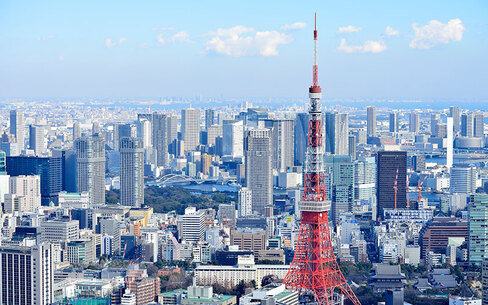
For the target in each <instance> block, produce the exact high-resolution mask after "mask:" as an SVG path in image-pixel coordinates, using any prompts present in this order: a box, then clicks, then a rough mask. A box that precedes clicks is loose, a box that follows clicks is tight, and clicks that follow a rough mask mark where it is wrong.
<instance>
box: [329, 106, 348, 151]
mask: <svg viewBox="0 0 488 305" xmlns="http://www.w3.org/2000/svg"><path fill="white" fill-rule="evenodd" d="M348 135H349V119H348V114H347V113H337V112H327V113H326V114H325V151H326V152H330V153H332V154H335V155H343V156H345V155H348V154H349V138H348Z"/></svg>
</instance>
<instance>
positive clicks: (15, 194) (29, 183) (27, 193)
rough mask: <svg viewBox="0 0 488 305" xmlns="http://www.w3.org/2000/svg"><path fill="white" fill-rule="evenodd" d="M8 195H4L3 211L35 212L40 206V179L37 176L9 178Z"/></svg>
mask: <svg viewBox="0 0 488 305" xmlns="http://www.w3.org/2000/svg"><path fill="white" fill-rule="evenodd" d="M9 188H10V194H5V211H7V212H9V213H13V212H35V211H36V209H37V208H38V207H39V206H41V179H40V177H39V176H37V175H32V176H14V177H10V186H9Z"/></svg>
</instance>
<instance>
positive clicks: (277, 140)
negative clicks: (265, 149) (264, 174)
mask: <svg viewBox="0 0 488 305" xmlns="http://www.w3.org/2000/svg"><path fill="white" fill-rule="evenodd" d="M294 123H295V122H294V121H293V120H286V119H275V120H270V119H268V120H265V121H264V127H266V128H269V129H271V131H272V135H273V141H272V146H271V151H272V154H273V157H272V160H273V165H272V166H273V169H276V170H277V171H278V172H284V171H286V169H287V168H288V167H290V166H293V164H294V161H293V159H294V153H295V152H294V149H293V142H294V139H293V138H294V136H295V135H294V126H293V125H294Z"/></svg>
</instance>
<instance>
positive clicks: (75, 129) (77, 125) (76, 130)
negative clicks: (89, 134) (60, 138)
mask: <svg viewBox="0 0 488 305" xmlns="http://www.w3.org/2000/svg"><path fill="white" fill-rule="evenodd" d="M80 137H81V128H80V122H78V121H76V122H74V123H73V141H74V140H76V139H78V138H80Z"/></svg>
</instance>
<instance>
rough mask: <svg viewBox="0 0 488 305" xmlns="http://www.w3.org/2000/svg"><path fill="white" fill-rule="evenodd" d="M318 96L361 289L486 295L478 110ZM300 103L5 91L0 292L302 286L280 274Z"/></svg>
mask: <svg viewBox="0 0 488 305" xmlns="http://www.w3.org/2000/svg"><path fill="white" fill-rule="evenodd" d="M324 108H325V111H324V113H323V115H322V121H323V122H324V124H323V126H322V131H323V135H324V148H325V152H326V153H325V155H324V156H323V166H324V170H325V182H326V188H325V191H326V197H327V198H328V199H329V200H330V201H331V210H330V216H329V218H330V228H331V232H332V241H333V245H334V252H335V254H336V257H337V260H338V262H339V266H340V268H341V270H342V272H343V274H344V276H345V277H346V279H347V280H348V281H349V283H350V285H351V287H352V288H353V289H354V290H355V291H356V294H357V295H358V298H359V300H360V301H361V302H362V304H373V303H374V302H377V301H381V300H383V299H384V298H385V297H386V298H387V297H389V295H390V294H391V295H392V297H394V298H396V297H397V294H398V293H399V291H402V293H403V294H404V295H405V300H406V301H410V302H413V303H414V304H423V303H431V302H433V301H434V302H438V303H439V304H442V303H443V302H444V301H445V300H447V298H448V296H459V297H475V298H480V297H481V295H482V291H483V287H486V285H487V283H486V282H485V283H484V285H485V286H483V280H482V274H483V272H482V271H485V269H483V267H482V266H483V264H482V263H483V261H484V260H485V253H486V250H487V247H488V235H487V232H486V227H487V221H488V215H487V213H488V195H486V192H487V191H488V175H487V170H486V162H487V161H488V157H487V155H486V151H485V148H484V147H485V145H486V139H487V137H486V133H485V131H484V128H485V123H484V117H485V114H484V112H482V111H464V110H463V109H461V108H459V107H456V106H452V107H450V108H449V109H442V110H440V111H436V110H426V109H423V110H412V111H406V110H402V109H388V108H384V107H382V108H377V107H375V106H369V107H366V108H361V109H343V110H344V111H343V110H333V108H338V109H340V107H333V106H329V105H326V106H325V107H324ZM74 114H77V115H78V116H75V115H74ZM79 114H81V116H80V115H79ZM308 121H309V114H308V113H307V108H306V107H303V106H302V107H298V106H294V107H283V108H277V109H267V108H263V107H257V108H256V107H252V106H249V107H247V108H246V107H221V108H206V109H200V108H190V107H188V108H184V109H181V111H154V112H152V111H150V110H149V107H147V108H146V107H144V106H140V107H138V108H136V109H128V108H118V107H97V106H93V107H85V106H82V105H71V104H63V105H60V104H58V103H51V104H50V103H45V104H43V105H42V106H41V107H40V106H39V105H38V104H28V103H26V104H20V105H19V104H10V105H5V107H4V108H3V109H2V126H3V129H4V132H3V135H2V140H1V144H0V145H1V150H2V152H1V153H0V156H1V159H0V164H1V172H2V175H0V179H1V184H0V186H1V187H0V190H1V192H0V193H1V199H2V203H3V210H4V213H3V214H2V222H1V223H2V241H1V243H2V246H1V248H0V253H1V256H2V261H1V270H2V276H3V279H2V283H4V284H3V285H7V283H9V284H8V285H11V286H3V287H2V289H4V290H3V291H2V297H3V298H5V299H4V300H3V301H2V303H3V304H16V303H15V301H14V299H13V298H20V297H23V298H26V299H29V300H30V298H32V300H33V301H32V304H51V303H55V304H67V303H68V302H74V300H78V303H76V302H74V303H72V304H84V303H80V301H79V300H82V299H86V300H89V299H97V300H99V302H100V303H98V304H109V303H110V302H111V303H110V304H147V303H150V302H159V303H161V304H174V302H176V303H177V304H179V302H181V303H182V304H203V303H205V304H221V303H224V304H233V303H235V302H237V299H236V298H237V297H240V299H239V302H240V303H242V304H247V303H255V302H268V301H269V299H273V300H274V301H275V302H282V303H284V304H296V303H297V302H298V294H296V293H294V292H293V291H288V290H286V289H285V288H282V286H280V281H281V280H282V279H283V278H284V277H285V275H286V273H287V272H288V269H289V264H290V263H291V260H292V259H293V253H294V249H295V246H296V243H297V237H298V226H299V221H300V209H299V202H300V199H301V190H302V189H303V181H304V177H303V166H304V162H305V159H306V156H305V151H306V147H307V133H308V130H309V126H308ZM31 260H32V264H31V263H30V261H31ZM28 262H29V264H28ZM487 270H488V267H487ZM36 271H37V272H36ZM41 275H42V277H41ZM485 276H487V275H486V274H485ZM7 278H8V279H11V280H9V281H7V280H6V279H7ZM31 285H34V286H37V287H36V289H34V290H33V291H34V292H33V294H31V293H30V291H29V288H30V287H31ZM239 285H242V287H241V286H239ZM270 285H271V286H270ZM200 286H203V287H206V288H201V287H200ZM188 287H189V288H188ZM192 287H193V288H192ZM210 287H213V291H214V293H218V295H216V296H214V295H212V288H210ZM175 289H176V290H175ZM401 289H403V290H401ZM251 291H252V292H251ZM385 293H386V294H385ZM9 298H12V299H9ZM198 298H203V299H205V301H203V300H202V301H199V300H198ZM34 300H37V301H36V302H40V303H35V302H34ZM41 300H43V301H41ZM209 300H211V301H209ZM103 302H105V303H103ZM131 302H132V303H131ZM171 302H173V303H171ZM199 302H200V303H199ZM28 304H30V302H28ZM86 304H91V303H86ZM266 304H267V303H266Z"/></svg>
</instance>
